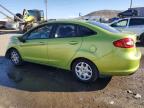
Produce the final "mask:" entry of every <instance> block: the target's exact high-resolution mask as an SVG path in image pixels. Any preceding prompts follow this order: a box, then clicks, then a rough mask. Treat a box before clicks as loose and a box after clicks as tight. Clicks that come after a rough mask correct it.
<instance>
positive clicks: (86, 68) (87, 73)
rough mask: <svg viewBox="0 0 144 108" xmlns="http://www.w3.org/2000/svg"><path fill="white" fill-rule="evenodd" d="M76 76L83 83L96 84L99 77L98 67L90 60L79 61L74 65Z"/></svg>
mask: <svg viewBox="0 0 144 108" xmlns="http://www.w3.org/2000/svg"><path fill="white" fill-rule="evenodd" d="M72 72H73V73H74V76H75V77H76V78H77V79H78V80H79V81H81V82H85V83H87V82H94V81H96V79H97V78H98V77H99V72H98V69H97V67H96V66H95V65H94V64H93V63H92V62H90V61H88V60H77V61H75V62H74V63H73V65H72Z"/></svg>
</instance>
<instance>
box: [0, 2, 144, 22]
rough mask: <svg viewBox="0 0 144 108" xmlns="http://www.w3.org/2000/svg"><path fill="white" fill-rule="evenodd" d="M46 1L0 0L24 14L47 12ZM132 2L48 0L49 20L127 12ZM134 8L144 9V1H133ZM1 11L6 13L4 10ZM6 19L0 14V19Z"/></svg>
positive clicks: (4, 4)
mask: <svg viewBox="0 0 144 108" xmlns="http://www.w3.org/2000/svg"><path fill="white" fill-rule="evenodd" d="M44 1H45V0H0V4H1V5H3V6H5V7H6V8H8V9H9V10H11V11H12V12H13V13H22V11H23V9H41V10H44V11H45V4H44V3H45V2H44ZM129 7H130V0H48V13H47V14H48V18H49V19H55V18H56V19H58V18H73V17H78V15H79V13H81V15H85V14H88V13H90V12H93V11H97V10H104V9H109V10H127V9H128V8H129ZM133 7H144V0H133ZM0 11H2V12H5V11H4V10H3V9H2V8H0ZM1 18H4V16H3V15H1V14H0V19H1Z"/></svg>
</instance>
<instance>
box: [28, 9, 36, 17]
mask: <svg viewBox="0 0 144 108" xmlns="http://www.w3.org/2000/svg"><path fill="white" fill-rule="evenodd" d="M28 13H29V15H31V16H38V12H37V11H33V10H28Z"/></svg>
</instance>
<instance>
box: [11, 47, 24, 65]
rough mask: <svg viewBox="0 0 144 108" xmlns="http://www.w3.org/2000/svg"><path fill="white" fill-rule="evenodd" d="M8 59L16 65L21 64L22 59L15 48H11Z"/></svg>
mask: <svg viewBox="0 0 144 108" xmlns="http://www.w3.org/2000/svg"><path fill="white" fill-rule="evenodd" d="M10 60H11V61H12V63H13V64H14V65H16V66H18V65H21V64H22V59H21V56H20V54H19V53H18V51H17V50H15V49H12V50H11V51H10Z"/></svg>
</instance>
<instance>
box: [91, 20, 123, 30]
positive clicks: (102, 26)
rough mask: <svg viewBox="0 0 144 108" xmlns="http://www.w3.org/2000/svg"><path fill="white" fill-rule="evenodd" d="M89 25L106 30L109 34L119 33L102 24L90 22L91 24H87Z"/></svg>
mask: <svg viewBox="0 0 144 108" xmlns="http://www.w3.org/2000/svg"><path fill="white" fill-rule="evenodd" d="M89 23H90V24H93V25H96V26H98V27H100V28H102V29H104V30H107V31H109V32H111V33H120V31H118V30H116V29H115V28H112V27H110V26H109V25H106V24H102V23H99V22H95V21H92V22H89Z"/></svg>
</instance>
